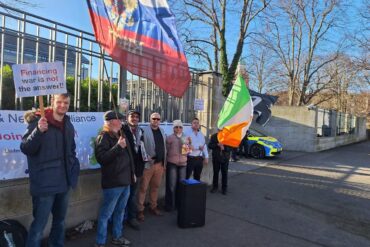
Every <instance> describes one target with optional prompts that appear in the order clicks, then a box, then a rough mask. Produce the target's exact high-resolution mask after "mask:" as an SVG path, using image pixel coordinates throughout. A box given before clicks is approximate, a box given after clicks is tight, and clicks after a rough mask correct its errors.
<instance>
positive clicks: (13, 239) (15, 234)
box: [0, 220, 27, 247]
mask: <svg viewBox="0 0 370 247" xmlns="http://www.w3.org/2000/svg"><path fill="white" fill-rule="evenodd" d="M26 240H27V230H26V228H25V227H24V226H23V225H22V224H21V223H19V222H18V221H16V220H1V221H0V246H1V247H24V246H25V245H26Z"/></svg>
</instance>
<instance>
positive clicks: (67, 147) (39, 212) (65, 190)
mask: <svg viewBox="0 0 370 247" xmlns="http://www.w3.org/2000/svg"><path fill="white" fill-rule="evenodd" d="M69 103H70V96H69V95H68V94H59V95H54V96H53V97H52V104H51V107H50V108H48V109H46V110H45V117H41V116H40V112H27V113H26V114H25V120H26V122H28V124H29V125H28V127H27V132H26V134H25V135H24V136H23V138H22V143H21V146H20V148H21V151H22V152H23V153H24V154H25V155H27V161H28V171H29V176H30V180H29V181H30V192H31V196H32V207H33V211H32V213H33V218H34V219H33V221H32V224H31V227H30V229H29V233H28V239H27V243H26V246H27V247H40V246H41V240H42V237H43V231H44V228H45V226H46V224H47V222H48V218H49V214H50V212H51V213H52V214H53V223H52V227H51V231H50V234H49V246H59V247H62V246H64V219H65V216H66V212H67V207H68V199H69V191H70V188H71V187H72V188H74V187H75V186H76V184H77V178H78V174H79V170H80V164H79V161H78V159H77V157H76V144H75V141H74V136H75V130H74V127H73V125H72V123H71V121H70V119H69V117H68V116H67V115H66V113H67V111H68V108H69Z"/></svg>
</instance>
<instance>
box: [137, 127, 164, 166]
mask: <svg viewBox="0 0 370 247" xmlns="http://www.w3.org/2000/svg"><path fill="white" fill-rule="evenodd" d="M142 129H143V130H144V146H145V151H146V153H147V154H148V155H149V156H150V157H155V156H156V153H155V142H154V136H153V131H152V128H151V127H150V125H148V126H144V127H143V128H142ZM159 129H160V131H161V133H162V137H163V143H164V165H166V162H167V160H166V157H167V149H166V134H165V133H164V130H163V129H162V128H159ZM151 164H152V162H146V163H145V168H149V167H150V165H151Z"/></svg>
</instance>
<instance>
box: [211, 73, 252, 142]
mask: <svg viewBox="0 0 370 247" xmlns="http://www.w3.org/2000/svg"><path fill="white" fill-rule="evenodd" d="M252 119H253V102H252V99H251V96H250V94H249V91H248V88H247V85H246V83H245V81H244V79H243V78H242V77H241V75H238V78H237V79H236V81H235V83H234V85H233V87H232V89H231V91H230V93H229V95H228V96H227V99H226V102H225V104H224V106H223V107H222V110H221V112H220V115H219V118H218V122H217V127H218V129H220V130H221V131H220V132H219V133H218V135H217V138H218V141H219V142H220V143H222V144H224V145H227V146H231V147H238V146H239V144H240V142H241V141H242V139H243V137H244V135H245V134H246V132H247V130H248V128H249V126H250V125H251V122H252Z"/></svg>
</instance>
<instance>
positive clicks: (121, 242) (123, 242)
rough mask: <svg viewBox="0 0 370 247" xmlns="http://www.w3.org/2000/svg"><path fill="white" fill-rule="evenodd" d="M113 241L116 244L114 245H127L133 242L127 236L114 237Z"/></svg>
mask: <svg viewBox="0 0 370 247" xmlns="http://www.w3.org/2000/svg"><path fill="white" fill-rule="evenodd" d="M111 243H112V244H114V245H121V246H127V245H130V244H131V241H130V240H128V239H127V238H124V237H120V238H117V239H114V238H113V239H112V242H111Z"/></svg>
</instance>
